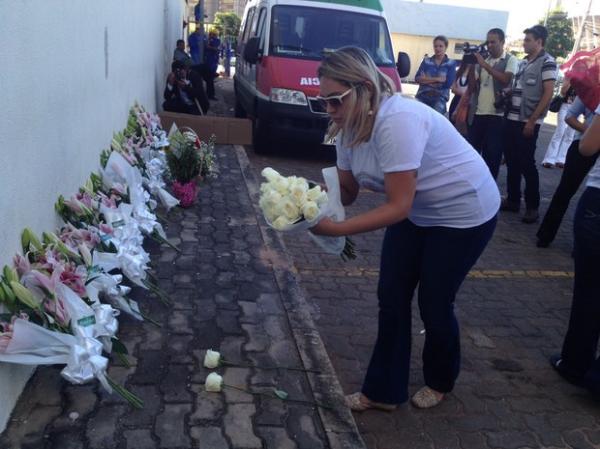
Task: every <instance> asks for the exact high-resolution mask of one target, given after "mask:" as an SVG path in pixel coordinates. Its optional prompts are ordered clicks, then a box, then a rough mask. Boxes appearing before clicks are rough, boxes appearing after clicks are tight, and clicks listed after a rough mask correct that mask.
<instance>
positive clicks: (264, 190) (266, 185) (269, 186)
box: [260, 182, 273, 195]
mask: <svg viewBox="0 0 600 449" xmlns="http://www.w3.org/2000/svg"><path fill="white" fill-rule="evenodd" d="M271 190H273V184H271V183H270V182H263V183H262V184H261V185H260V193H261V194H262V195H264V194H265V193H267V192H270V191H271Z"/></svg>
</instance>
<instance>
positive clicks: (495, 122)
mask: <svg viewBox="0 0 600 449" xmlns="http://www.w3.org/2000/svg"><path fill="white" fill-rule="evenodd" d="M504 122H505V120H504V117H500V116H497V115H475V117H473V124H472V125H471V126H469V139H468V140H469V143H470V144H471V145H472V146H473V148H475V150H477V152H478V153H479V154H481V157H482V158H483V160H484V161H485V163H486V164H487V166H488V168H489V169H490V173H491V174H492V176H493V177H494V179H496V178H497V177H498V171H500V163H501V162H502V152H503V151H504V131H505V129H504Z"/></svg>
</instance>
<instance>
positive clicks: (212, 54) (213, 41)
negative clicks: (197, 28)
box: [204, 30, 221, 100]
mask: <svg viewBox="0 0 600 449" xmlns="http://www.w3.org/2000/svg"><path fill="white" fill-rule="evenodd" d="M220 51H221V40H220V39H219V38H218V37H217V33H216V32H215V31H214V30H211V31H210V32H209V33H208V39H207V40H206V45H205V47H204V63H205V64H206V65H207V67H208V72H209V73H208V74H207V77H206V78H205V81H206V93H207V94H208V98H209V99H211V100H216V97H215V85H214V79H215V78H216V77H217V76H218V75H217V68H218V67H219V53H220Z"/></svg>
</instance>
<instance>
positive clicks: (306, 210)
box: [302, 201, 319, 221]
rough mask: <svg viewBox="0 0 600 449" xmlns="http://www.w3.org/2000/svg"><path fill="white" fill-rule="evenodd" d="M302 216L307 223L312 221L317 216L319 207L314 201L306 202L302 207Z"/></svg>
mask: <svg viewBox="0 0 600 449" xmlns="http://www.w3.org/2000/svg"><path fill="white" fill-rule="evenodd" d="M302 215H304V218H306V219H307V220H308V221H312V220H314V219H315V218H317V216H318V215H319V206H317V203H315V202H314V201H307V202H306V203H304V206H303V207H302Z"/></svg>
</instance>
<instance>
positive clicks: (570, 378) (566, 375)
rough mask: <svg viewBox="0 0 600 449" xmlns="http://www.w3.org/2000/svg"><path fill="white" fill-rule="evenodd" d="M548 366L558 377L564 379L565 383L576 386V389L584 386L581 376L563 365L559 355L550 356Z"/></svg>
mask: <svg viewBox="0 0 600 449" xmlns="http://www.w3.org/2000/svg"><path fill="white" fill-rule="evenodd" d="M550 365H551V366H552V368H554V370H555V371H556V372H557V373H558V374H560V377H562V378H563V379H565V380H566V381H567V382H569V383H571V384H573V385H577V386H578V387H583V386H585V384H584V381H583V376H582V375H581V374H576V373H575V372H574V371H573V370H570V369H569V367H568V366H566V365H565V362H564V361H563V359H562V358H561V357H560V355H553V356H551V357H550Z"/></svg>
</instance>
